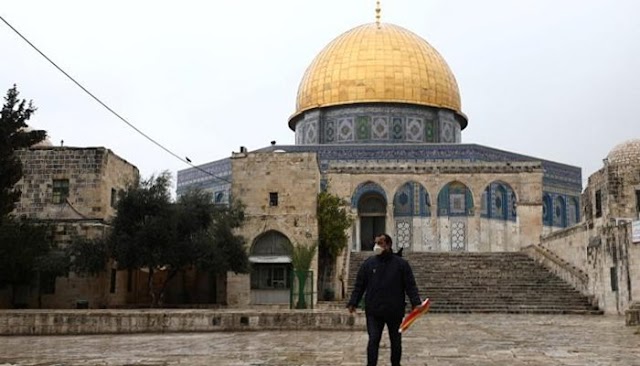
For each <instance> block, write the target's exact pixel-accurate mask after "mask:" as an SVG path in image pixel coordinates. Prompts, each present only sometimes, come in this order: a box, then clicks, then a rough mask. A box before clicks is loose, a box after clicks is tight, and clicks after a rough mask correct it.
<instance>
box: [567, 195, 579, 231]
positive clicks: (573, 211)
mask: <svg viewBox="0 0 640 366" xmlns="http://www.w3.org/2000/svg"><path fill="white" fill-rule="evenodd" d="M579 221H580V204H579V202H578V199H577V198H576V197H570V198H569V199H568V201H567V226H573V225H575V224H577V223H578V222H579Z"/></svg>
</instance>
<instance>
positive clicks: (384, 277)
mask: <svg viewBox="0 0 640 366" xmlns="http://www.w3.org/2000/svg"><path fill="white" fill-rule="evenodd" d="M391 244H392V240H391V237H390V236H389V235H387V234H381V235H379V236H378V237H376V240H375V245H374V247H373V251H374V253H375V254H376V255H374V256H372V257H370V258H368V259H367V260H366V261H365V262H364V263H362V265H361V266H360V269H359V270H358V276H357V278H356V283H355V286H354V288H353V293H352V294H351V299H350V300H349V303H348V304H347V308H348V309H349V312H351V313H353V312H355V311H356V307H357V306H358V303H360V300H361V299H362V295H364V301H365V314H366V316H367V332H368V333H369V343H368V345H367V366H376V365H377V364H378V348H379V347H380V338H382V330H383V328H384V326H385V324H386V325H387V331H388V332H389V340H390V342H391V365H392V366H400V359H401V357H402V335H401V334H400V332H398V329H399V328H400V324H401V323H402V318H403V317H404V309H405V294H406V295H407V296H408V297H409V301H411V305H412V307H413V308H415V307H416V306H418V305H420V302H421V301H420V296H419V294H418V288H417V287H416V280H415V278H414V277H413V271H412V270H411V266H410V265H409V263H408V262H407V261H406V260H404V259H403V258H401V257H400V256H397V255H394V254H393V252H392V250H391Z"/></svg>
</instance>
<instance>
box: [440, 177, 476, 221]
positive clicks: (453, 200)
mask: <svg viewBox="0 0 640 366" xmlns="http://www.w3.org/2000/svg"><path fill="white" fill-rule="evenodd" d="M472 213H473V196H472V195H471V191H470V190H469V188H467V186H465V185H464V184H463V183H460V182H451V183H449V184H447V185H446V186H444V187H443V188H442V189H441V190H440V193H438V216H469V215H471V214H472Z"/></svg>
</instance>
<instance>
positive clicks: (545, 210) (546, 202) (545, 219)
mask: <svg viewBox="0 0 640 366" xmlns="http://www.w3.org/2000/svg"><path fill="white" fill-rule="evenodd" d="M551 203H552V200H551V196H550V195H549V194H548V193H545V194H544V196H542V223H543V224H544V225H545V226H552V225H553V210H552V208H551V207H552V206H551Z"/></svg>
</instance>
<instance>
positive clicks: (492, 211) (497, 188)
mask: <svg viewBox="0 0 640 366" xmlns="http://www.w3.org/2000/svg"><path fill="white" fill-rule="evenodd" d="M481 201H482V206H481V217H485V218H489V219H495V220H511V221H515V220H516V217H517V211H516V208H517V196H516V193H515V191H514V190H513V188H512V187H511V186H510V185H509V184H508V183H505V182H502V181H494V182H491V183H489V185H487V187H486V188H485V190H484V191H483V192H482V200H481Z"/></svg>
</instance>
